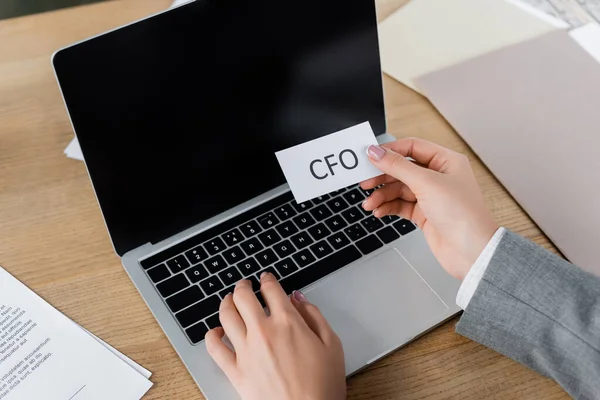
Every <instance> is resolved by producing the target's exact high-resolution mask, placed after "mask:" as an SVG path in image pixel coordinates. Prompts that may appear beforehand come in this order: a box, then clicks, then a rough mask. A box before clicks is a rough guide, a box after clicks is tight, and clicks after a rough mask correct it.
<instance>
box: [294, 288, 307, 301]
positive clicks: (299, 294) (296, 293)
mask: <svg viewBox="0 0 600 400" xmlns="http://www.w3.org/2000/svg"><path fill="white" fill-rule="evenodd" d="M292 295H293V296H294V298H295V299H296V300H298V301H299V302H300V303H302V302H306V301H308V299H307V298H306V296H305V295H304V293H302V292H301V291H299V290H294V293H292Z"/></svg>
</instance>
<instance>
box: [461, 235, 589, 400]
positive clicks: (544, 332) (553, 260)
mask: <svg viewBox="0 0 600 400" xmlns="http://www.w3.org/2000/svg"><path fill="white" fill-rule="evenodd" d="M598 262H600V260H598ZM456 331H457V332H458V333H460V334H461V335H464V336H466V337H468V338H470V339H472V340H475V341H477V342H479V343H481V344H483V345H485V346H488V347H490V348H492V349H494V350H496V351H498V352H500V353H502V354H504V355H506V356H508V357H510V358H512V359H513V360H515V361H518V362H520V363H522V364H524V365H526V366H527V367H529V368H531V369H533V370H535V371H537V372H539V373H541V374H543V375H545V376H547V377H549V378H551V379H554V380H555V381H557V382H558V383H559V384H560V385H561V386H562V387H563V388H564V389H565V390H566V391H567V392H568V393H569V394H570V395H571V396H572V397H574V398H577V399H600V278H598V277H596V276H594V275H592V274H589V273H587V272H584V271H583V270H581V269H579V268H577V267H576V266H574V265H573V264H570V263H569V262H567V261H565V260H563V259H562V258H560V257H557V256H555V255H553V254H552V253H550V252H548V251H546V250H544V249H542V248H541V247H538V246H537V245H535V244H533V243H531V242H530V241H528V240H526V239H524V238H522V237H521V236H518V235H516V234H514V233H512V232H510V231H505V233H504V235H503V237H502V239H501V241H500V243H499V244H498V247H497V248H496V251H495V253H494V255H493V256H492V259H491V260H490V263H489V265H488V267H487V269H486V271H485V273H484V275H483V278H482V279H481V281H480V282H479V285H478V286H477V289H476V290H475V293H474V294H473V297H472V298H471V300H470V302H469V304H468V306H467V308H466V310H465V312H464V314H463V316H462V317H461V319H460V321H459V323H458V324H457V326H456Z"/></svg>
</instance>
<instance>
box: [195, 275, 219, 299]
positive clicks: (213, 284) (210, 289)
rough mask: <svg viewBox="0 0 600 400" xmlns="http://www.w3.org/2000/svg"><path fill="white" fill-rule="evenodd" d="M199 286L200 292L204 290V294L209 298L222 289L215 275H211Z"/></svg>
mask: <svg viewBox="0 0 600 400" xmlns="http://www.w3.org/2000/svg"><path fill="white" fill-rule="evenodd" d="M200 286H201V287H202V290H204V293H206V295H207V296H210V295H211V294H213V293H216V292H218V291H219V290H221V289H223V284H222V283H221V281H220V280H219V278H218V277H217V276H216V275H213V276H211V277H210V278H208V279H205V280H203V281H202V282H200Z"/></svg>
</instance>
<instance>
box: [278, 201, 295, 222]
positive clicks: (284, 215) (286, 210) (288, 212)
mask: <svg viewBox="0 0 600 400" xmlns="http://www.w3.org/2000/svg"><path fill="white" fill-rule="evenodd" d="M275 214H276V215H277V216H278V217H279V219H280V220H282V221H285V220H286V219H288V218H292V217H293V216H294V215H296V211H295V210H294V209H293V208H292V206H290V205H289V204H284V205H282V206H281V207H278V208H276V209H275Z"/></svg>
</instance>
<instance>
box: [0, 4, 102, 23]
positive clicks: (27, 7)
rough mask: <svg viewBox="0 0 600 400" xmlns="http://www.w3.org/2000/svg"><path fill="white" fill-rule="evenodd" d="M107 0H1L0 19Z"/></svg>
mask: <svg viewBox="0 0 600 400" xmlns="http://www.w3.org/2000/svg"><path fill="white" fill-rule="evenodd" d="M101 1H106V0H0V19H6V18H13V17H20V16H22V15H28V14H35V13H40V12H44V11H51V10H56V9H59V8H65V7H73V6H80V5H83V4H91V3H99V2H101Z"/></svg>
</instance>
